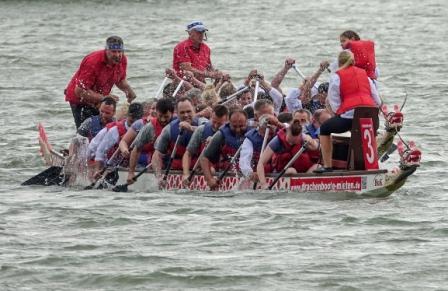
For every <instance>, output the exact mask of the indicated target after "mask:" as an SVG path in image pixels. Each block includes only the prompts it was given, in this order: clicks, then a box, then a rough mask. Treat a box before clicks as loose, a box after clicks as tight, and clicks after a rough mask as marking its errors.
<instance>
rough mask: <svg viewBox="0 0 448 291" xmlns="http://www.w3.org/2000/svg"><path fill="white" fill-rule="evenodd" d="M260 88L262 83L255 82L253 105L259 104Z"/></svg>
mask: <svg viewBox="0 0 448 291" xmlns="http://www.w3.org/2000/svg"><path fill="white" fill-rule="evenodd" d="M259 88H260V81H258V80H257V81H255V90H254V101H253V104H255V102H257V99H258V89H259Z"/></svg>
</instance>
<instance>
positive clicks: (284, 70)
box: [271, 58, 296, 93]
mask: <svg viewBox="0 0 448 291" xmlns="http://www.w3.org/2000/svg"><path fill="white" fill-rule="evenodd" d="M295 62H296V60H294V59H292V58H286V60H285V64H284V65H283V68H282V69H281V70H280V71H279V72H278V73H277V74H276V75H275V76H274V78H273V79H272V82H271V85H272V87H274V88H275V89H277V90H278V91H280V93H283V92H282V89H281V88H280V84H281V83H282V82H283V79H284V78H285V76H286V74H287V73H288V71H289V70H290V69H291V68H292V65H293V64H295Z"/></svg>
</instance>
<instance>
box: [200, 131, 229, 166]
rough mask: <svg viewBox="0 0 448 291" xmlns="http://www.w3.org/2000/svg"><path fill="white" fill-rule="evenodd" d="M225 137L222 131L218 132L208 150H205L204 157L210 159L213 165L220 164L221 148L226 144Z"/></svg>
mask: <svg viewBox="0 0 448 291" xmlns="http://www.w3.org/2000/svg"><path fill="white" fill-rule="evenodd" d="M225 141H226V140H225V139H224V135H223V134H222V132H221V131H217V132H216V133H215V134H214V135H213V137H212V139H211V141H210V143H209V144H208V146H207V148H206V149H205V150H204V157H206V158H207V159H209V160H210V161H211V162H212V163H217V162H219V157H220V155H221V153H220V152H221V147H222V146H224V143H225Z"/></svg>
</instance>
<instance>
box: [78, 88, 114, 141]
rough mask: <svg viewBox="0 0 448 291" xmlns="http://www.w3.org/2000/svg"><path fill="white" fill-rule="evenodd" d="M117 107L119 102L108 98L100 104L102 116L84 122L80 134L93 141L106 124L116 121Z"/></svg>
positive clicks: (80, 127) (79, 130) (79, 129)
mask: <svg viewBox="0 0 448 291" xmlns="http://www.w3.org/2000/svg"><path fill="white" fill-rule="evenodd" d="M116 107H117V102H116V101H115V99H113V98H112V97H109V96H106V97H104V98H103V99H102V100H101V103H100V108H99V111H100V114H99V115H94V116H92V117H89V118H87V119H86V120H84V122H83V123H81V125H80V126H79V128H78V132H77V133H78V134H79V135H81V136H84V137H87V138H88V139H89V141H91V140H92V139H93V138H94V137H95V136H96V135H97V134H98V132H100V131H101V129H103V128H104V127H105V126H106V124H108V123H110V122H113V121H115V119H114V115H115V110H116Z"/></svg>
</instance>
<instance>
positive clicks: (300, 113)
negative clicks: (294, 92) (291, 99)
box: [292, 109, 311, 127]
mask: <svg viewBox="0 0 448 291" xmlns="http://www.w3.org/2000/svg"><path fill="white" fill-rule="evenodd" d="M292 118H293V120H298V121H299V122H300V125H301V126H302V127H305V126H307V125H308V124H309V123H310V122H311V112H309V111H308V110H307V109H298V110H296V111H294V113H293V114H292Z"/></svg>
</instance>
